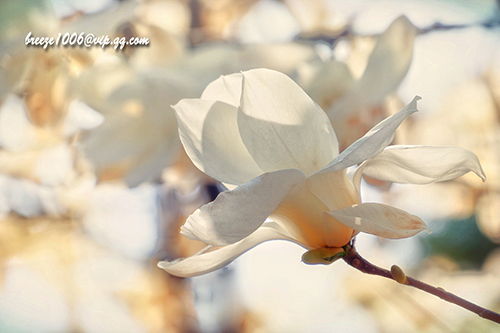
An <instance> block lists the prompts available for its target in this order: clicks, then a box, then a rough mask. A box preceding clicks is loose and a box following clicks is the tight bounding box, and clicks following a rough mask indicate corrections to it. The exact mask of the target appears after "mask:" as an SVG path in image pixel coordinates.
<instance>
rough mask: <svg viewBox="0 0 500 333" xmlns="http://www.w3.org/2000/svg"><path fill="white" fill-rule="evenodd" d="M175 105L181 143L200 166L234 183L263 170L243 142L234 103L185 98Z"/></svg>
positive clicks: (195, 163) (221, 179)
mask: <svg viewBox="0 0 500 333" xmlns="http://www.w3.org/2000/svg"><path fill="white" fill-rule="evenodd" d="M173 108H174V110H175V112H176V115H177V120H178V123H179V134H180V137H181V142H182V144H183V146H184V149H185V150H186V153H187V154H188V156H189V158H190V159H191V161H193V163H194V165H196V167H198V169H200V170H201V171H203V172H204V173H206V174H207V175H209V176H210V177H212V178H215V179H217V180H218V181H221V182H225V183H228V184H233V185H234V184H243V183H246V182H248V181H249V180H251V179H252V178H254V177H256V176H258V175H260V174H262V173H263V171H262V170H261V169H260V168H259V167H258V166H257V164H256V163H255V161H254V160H253V159H252V157H251V156H250V154H249V153H248V151H247V149H246V148H245V145H244V144H243V142H242V141H241V138H240V134H239V132H238V125H237V120H236V117H237V108H236V107H235V106H233V105H230V104H227V103H223V102H219V101H205V100H201V99H184V100H182V101H180V102H179V103H178V104H177V105H175V106H173Z"/></svg>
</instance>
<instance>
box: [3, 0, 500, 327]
mask: <svg viewBox="0 0 500 333" xmlns="http://www.w3.org/2000/svg"><path fill="white" fill-rule="evenodd" d="M401 15H404V16H405V17H401ZM28 32H32V36H34V37H54V38H56V37H57V35H58V33H62V34H64V33H66V32H69V33H70V34H71V33H73V32H76V33H78V34H79V33H81V32H85V34H87V33H92V34H94V35H95V36H96V37H100V36H102V35H109V37H110V38H111V39H113V38H114V37H116V36H118V37H123V36H124V37H127V38H130V37H133V36H137V37H148V38H149V41H150V43H149V45H148V46H135V47H130V46H128V47H125V48H124V49H123V50H119V49H118V50H115V49H114V48H113V47H112V46H108V47H106V48H102V47H100V46H92V47H78V46H67V47H62V46H59V47H55V46H52V47H48V48H47V49H43V48H42V47H33V46H27V45H25V38H26V35H27V34H28ZM259 67H266V68H271V69H276V70H279V71H282V72H284V73H286V74H287V75H289V76H290V77H292V78H293V79H294V80H295V81H296V82H297V83H298V84H300V85H301V86H302V87H303V88H304V89H305V90H306V91H307V92H308V94H309V95H310V96H311V97H313V99H315V100H316V101H317V102H318V103H319V104H320V105H321V106H322V107H323V109H324V110H325V111H326V112H327V113H328V115H329V117H330V119H331V120H332V123H333V125H334V128H335V130H336V132H337V135H338V137H339V141H340V142H341V146H342V147H341V148H345V147H346V146H347V145H349V144H350V143H352V142H353V141H354V140H356V139H357V138H359V137H360V136H362V135H363V134H364V133H365V132H366V131H367V130H368V129H370V128H371V127H372V126H373V125H375V124H376V123H377V122H378V121H380V120H381V119H383V118H385V117H386V116H388V115H390V114H392V113H394V112H396V111H398V110H399V109H400V108H402V106H404V105H405V104H406V103H408V102H409V101H410V100H411V99H412V98H413V96H415V95H419V96H421V97H422V98H423V99H422V100H421V101H420V102H419V104H418V107H419V110H420V112H419V113H417V114H415V115H413V116H412V117H410V118H409V119H408V120H406V121H405V123H404V124H403V125H402V126H401V128H400V129H399V130H398V132H397V136H396V139H395V142H394V143H397V144H420V145H449V146H459V147H463V148H467V149H469V150H471V151H473V152H474V153H476V154H477V155H478V157H479V159H480V161H481V164H482V166H483V168H484V170H485V173H486V175H487V177H488V180H487V181H486V182H485V183H482V182H481V181H480V179H479V178H477V177H474V176H471V175H465V176H463V177H461V178H459V179H457V180H455V181H450V182H444V183H436V184H432V185H425V186H419V185H398V184H385V183H380V182H375V181H374V180H370V179H365V181H363V184H362V189H361V193H362V197H363V200H364V201H376V202H384V203H388V204H391V205H393V206H396V207H399V208H401V209H404V210H407V211H408V212H411V213H412V214H415V215H419V216H420V217H421V218H422V219H423V220H424V221H425V222H426V223H427V224H428V225H429V227H430V229H431V230H432V234H431V235H428V234H421V235H418V236H416V237H412V238H409V239H405V240H397V241H393V240H382V239H379V238H377V237H374V236H370V235H364V234H360V235H359V236H358V237H357V248H358V251H359V252H360V254H361V255H363V256H364V257H365V258H367V259H368V260H370V261H371V262H372V263H374V264H376V265H379V266H382V267H385V268H388V267H390V266H391V265H392V264H397V265H399V266H400V267H401V268H403V270H404V271H405V272H406V273H407V274H408V275H410V276H413V277H415V278H418V279H420V280H422V281H424V282H427V283H429V284H432V285H435V286H440V287H443V288H444V289H446V290H448V291H450V292H453V293H455V294H457V295H459V296H461V297H464V298H466V299H468V300H470V301H472V302H475V303H477V304H479V305H481V306H484V307H486V308H489V309H492V310H495V311H500V278H499V276H500V251H499V248H498V247H499V243H500V122H499V115H500V114H499V112H500V11H499V7H498V2H495V1H492V0H476V1H468V0H425V1H424V0H419V1H417V0H405V1H397V0H387V1H375V0H352V1H340V0H331V1H328V0H281V1H278V0H191V1H188V0H151V1H146V0H144V1H135V0H124V1H116V0H105V1H96V0H91V1H83V0H52V1H49V0H46V1H43V0H16V1H15V0H2V1H0V332H345V331H350V332H495V331H498V327H497V325H496V324H493V323H490V322H487V321H485V320H483V319H481V318H479V317H478V316H476V315H474V314H472V313H469V312H467V311H465V310H463V309H461V308H458V307H457V306H454V305H451V304H448V303H446V302H444V301H442V300H440V299H438V298H436V297H434V296H431V295H427V294H425V293H423V292H421V291H419V290H412V289H410V288H408V287H404V286H401V285H398V284H397V283H394V282H392V281H385V279H382V278H379V277H374V276H368V275H364V274H362V273H360V272H358V271H356V270H354V269H353V268H352V267H349V266H347V265H346V264H345V263H343V262H342V261H338V262H335V263H334V264H332V265H330V266H308V265H305V264H303V263H301V261H300V258H301V255H302V253H303V252H304V250H303V249H302V248H300V247H298V246H297V245H295V244H291V243H287V242H283V241H272V242H268V243H265V244H262V245H259V246H258V247H256V248H255V249H253V250H251V251H249V252H248V253H246V254H244V255H243V256H242V257H240V258H238V259H237V260H236V261H235V262H233V263H231V264H230V265H228V266H227V267H225V268H223V269H221V270H219V271H216V272H213V273H210V274H207V275H204V276H200V277H195V278H190V279H181V278H176V277H173V276H170V275H168V274H166V273H165V272H164V271H163V270H161V269H159V268H157V266H156V264H157V262H158V261H159V260H165V259H167V260H170V259H174V258H178V257H185V256H188V255H190V254H193V253H195V252H197V251H198V250H200V249H201V248H203V247H204V244H201V243H198V242H194V241H190V240H187V239H185V238H183V237H181V236H180V235H179V228H180V226H181V225H182V224H183V223H184V221H185V218H186V217H187V216H188V215H190V214H191V213H192V212H193V211H194V210H195V209H196V208H198V207H199V206H201V205H202V204H204V203H207V202H209V201H211V200H213V199H214V198H215V197H216V196H217V194H218V193H219V191H220V190H221V186H220V185H219V184H217V183H216V182H215V181H214V180H212V179H210V178H208V177H207V176H205V175H203V174H202V173H201V172H199V171H198V170H197V169H196V168H195V167H194V166H193V165H192V164H191V162H190V160H189V158H188V157H187V156H186V155H185V153H184V152H183V149H182V146H181V144H180V141H179V138H178V133H177V124H176V119H175V115H174V113H173V110H172V109H171V108H170V105H174V104H176V103H177V102H178V101H179V100H180V99H182V98H195V97H199V96H200V95H201V92H202V91H203V89H204V88H205V86H206V85H207V84H208V83H209V82H211V81H212V80H214V79H216V78H218V77H219V76H220V75H224V74H230V73H234V72H238V71H241V70H248V69H251V68H259Z"/></svg>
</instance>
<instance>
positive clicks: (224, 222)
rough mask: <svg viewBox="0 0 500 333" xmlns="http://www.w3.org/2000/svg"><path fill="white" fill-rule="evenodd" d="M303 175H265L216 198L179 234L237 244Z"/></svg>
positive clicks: (293, 171)
mask: <svg viewBox="0 0 500 333" xmlns="http://www.w3.org/2000/svg"><path fill="white" fill-rule="evenodd" d="M304 179H305V175H304V173H303V172H302V171H300V170H297V169H288V170H279V171H275V172H271V173H265V174H263V175H261V176H259V177H257V178H254V179H252V180H251V181H250V182H248V183H246V184H243V185H240V186H238V187H237V188H236V189H234V190H232V191H225V192H222V193H220V194H219V195H218V196H217V198H216V199H215V200H214V201H213V202H211V203H209V204H206V205H204V206H202V207H201V208H200V209H198V210H196V211H195V212H194V213H193V214H192V215H191V216H189V217H188V219H187V221H186V223H185V224H184V226H183V227H182V229H181V233H182V234H183V235H184V236H186V237H188V238H192V239H196V240H200V241H202V242H205V243H207V244H210V245H218V246H221V245H227V244H232V243H234V242H237V241H239V240H241V239H243V238H245V237H247V236H248V235H250V234H251V233H252V232H254V231H255V230H257V228H259V227H260V226H261V225H262V224H263V223H264V221H265V220H266V218H267V217H268V216H269V215H271V213H272V212H273V211H274V210H275V209H276V207H278V205H279V203H280V202H281V200H283V198H284V197H285V196H286V195H287V194H288V192H289V191H290V189H291V188H292V187H293V186H294V185H295V184H297V183H299V182H303V181H304Z"/></svg>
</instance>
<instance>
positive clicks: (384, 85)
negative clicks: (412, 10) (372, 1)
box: [328, 16, 418, 117]
mask: <svg viewBox="0 0 500 333" xmlns="http://www.w3.org/2000/svg"><path fill="white" fill-rule="evenodd" d="M417 32H418V30H417V29H416V28H415V26H413V24H412V23H411V22H410V21H409V20H408V19H407V18H406V17H405V16H400V17H399V18H397V19H396V20H394V22H392V23H391V25H390V26H389V27H388V28H387V30H386V31H385V32H384V33H383V34H382V35H380V37H379V38H378V40H377V44H376V45H375V48H374V49H373V52H372V54H371V55H370V58H369V59H368V64H367V65H366V69H365V71H364V73H363V76H362V77H361V79H360V80H359V81H358V82H356V83H355V85H354V86H353V89H352V90H351V91H350V92H349V94H347V95H346V96H345V97H344V98H342V99H341V100H339V101H338V103H336V104H335V105H333V107H332V109H331V110H329V111H328V114H329V115H330V116H331V117H341V116H343V115H347V114H351V113H352V112H353V110H359V109H361V108H363V107H366V106H369V105H376V104H379V103H381V102H383V100H384V98H385V97H386V96H387V94H389V93H391V92H393V91H394V90H395V89H396V88H397V87H398V86H399V84H400V83H401V81H402V80H403V78H404V77H405V75H406V73H407V72H408V69H409V68H410V64H411V60H412V56H413V42H414V40H415V37H416V35H417Z"/></svg>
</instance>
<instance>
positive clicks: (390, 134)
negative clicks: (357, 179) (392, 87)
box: [318, 96, 421, 173]
mask: <svg viewBox="0 0 500 333" xmlns="http://www.w3.org/2000/svg"><path fill="white" fill-rule="evenodd" d="M419 99H421V98H420V97H419V96H415V98H413V100H412V101H411V102H410V104H408V105H407V106H405V107H404V108H403V109H402V110H400V111H399V112H397V113H395V114H393V115H392V116H390V117H387V118H386V119H384V120H382V121H381V122H380V123H378V124H377V125H375V127H373V128H372V129H371V130H370V131H368V133H366V134H365V135H364V136H363V137H362V138H360V139H358V140H357V141H356V142H354V143H353V144H352V145H350V146H349V147H347V148H346V149H345V150H344V151H343V152H342V153H341V154H340V155H339V156H337V157H336V158H335V159H334V160H333V161H332V162H330V163H329V164H328V165H327V166H326V167H325V168H323V169H322V170H320V171H319V172H318V173H323V172H332V171H337V170H341V169H345V168H348V167H350V166H353V165H355V164H358V163H360V162H363V161H364V160H367V159H368V158H370V157H372V156H375V155H377V154H379V153H380V152H381V151H382V150H383V149H384V148H385V147H386V146H387V145H388V144H389V143H391V141H392V140H393V139H394V132H396V129H397V128H398V127H399V125H401V123H402V122H403V121H404V120H405V119H406V118H408V116H410V115H411V114H413V113H415V112H417V111H418V110H417V101H418V100H419Z"/></svg>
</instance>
